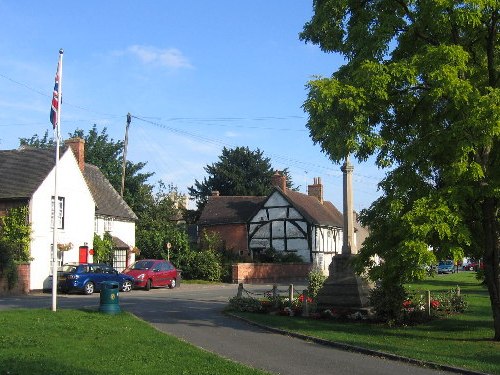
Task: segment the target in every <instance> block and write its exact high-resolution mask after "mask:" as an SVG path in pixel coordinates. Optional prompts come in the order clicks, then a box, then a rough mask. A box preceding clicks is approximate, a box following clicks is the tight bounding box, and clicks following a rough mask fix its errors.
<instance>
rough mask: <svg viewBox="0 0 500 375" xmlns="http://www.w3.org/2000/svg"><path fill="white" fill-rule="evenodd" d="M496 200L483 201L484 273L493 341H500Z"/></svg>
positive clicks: (499, 249)
mask: <svg viewBox="0 0 500 375" xmlns="http://www.w3.org/2000/svg"><path fill="white" fill-rule="evenodd" d="M495 203H496V200H495V199H492V198H489V199H486V200H485V202H484V203H483V230H484V258H483V260H484V275H485V281H486V285H487V286H488V292H489V294H490V301H491V309H492V312H493V327H494V330H495V336H494V340H495V341H500V225H499V223H498V218H497V211H498V210H497V207H496V204H495Z"/></svg>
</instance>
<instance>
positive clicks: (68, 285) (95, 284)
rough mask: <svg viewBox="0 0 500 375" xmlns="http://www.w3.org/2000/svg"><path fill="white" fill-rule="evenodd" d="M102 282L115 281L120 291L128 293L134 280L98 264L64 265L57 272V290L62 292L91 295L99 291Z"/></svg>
mask: <svg viewBox="0 0 500 375" xmlns="http://www.w3.org/2000/svg"><path fill="white" fill-rule="evenodd" d="M103 281H115V282H117V283H119V284H120V290H121V291H123V292H130V291H131V290H132V287H133V285H134V278H133V277H132V276H129V275H125V274H123V273H119V272H118V271H117V270H115V269H114V268H112V267H110V266H108V265H107V264H100V263H82V264H78V263H66V264H64V265H63V266H62V267H59V270H58V271H57V288H58V289H59V290H60V291H62V292H66V293H69V292H73V291H77V292H83V293H84V294H92V293H94V292H98V291H99V290H100V289H101V283H102V282H103Z"/></svg>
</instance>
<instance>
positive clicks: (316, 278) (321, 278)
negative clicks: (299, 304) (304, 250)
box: [307, 268, 326, 299]
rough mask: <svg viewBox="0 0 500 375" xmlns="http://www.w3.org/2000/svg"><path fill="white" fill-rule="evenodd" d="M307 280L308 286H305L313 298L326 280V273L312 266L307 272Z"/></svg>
mask: <svg viewBox="0 0 500 375" xmlns="http://www.w3.org/2000/svg"><path fill="white" fill-rule="evenodd" d="M307 280H308V283H309V286H308V288H307V289H308V291H309V296H311V297H312V298H313V299H314V298H316V296H317V295H318V292H319V290H320V289H321V288H322V287H323V284H324V283H325V280H326V275H325V274H323V271H321V270H320V269H318V268H314V269H312V270H311V272H309V275H308V276H307Z"/></svg>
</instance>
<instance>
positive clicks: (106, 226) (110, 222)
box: [104, 217, 113, 232]
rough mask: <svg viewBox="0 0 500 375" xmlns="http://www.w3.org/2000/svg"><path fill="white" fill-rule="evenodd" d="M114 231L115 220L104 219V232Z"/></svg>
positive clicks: (110, 218)
mask: <svg viewBox="0 0 500 375" xmlns="http://www.w3.org/2000/svg"><path fill="white" fill-rule="evenodd" d="M112 230H113V218H112V217H106V218H104V231H105V232H111V231H112Z"/></svg>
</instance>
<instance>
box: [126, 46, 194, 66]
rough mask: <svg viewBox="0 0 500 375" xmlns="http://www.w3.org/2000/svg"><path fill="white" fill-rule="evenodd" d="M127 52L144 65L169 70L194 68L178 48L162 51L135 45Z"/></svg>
mask: <svg viewBox="0 0 500 375" xmlns="http://www.w3.org/2000/svg"><path fill="white" fill-rule="evenodd" d="M127 51H128V52H129V53H131V54H133V55H134V56H136V57H138V58H139V60H141V61H142V62H143V63H144V64H153V65H157V66H163V67H167V68H174V69H180V68H192V67H193V66H192V65H191V63H190V62H189V60H188V58H187V57H185V56H184V55H183V54H182V52H181V51H180V50H178V49H177V48H168V49H160V48H156V47H152V46H140V45H133V46H130V47H128V48H127Z"/></svg>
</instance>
